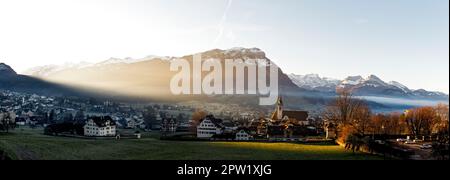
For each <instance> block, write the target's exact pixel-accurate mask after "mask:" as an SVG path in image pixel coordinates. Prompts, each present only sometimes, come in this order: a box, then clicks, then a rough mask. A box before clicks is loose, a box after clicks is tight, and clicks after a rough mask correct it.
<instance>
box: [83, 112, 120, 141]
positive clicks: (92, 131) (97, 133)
mask: <svg viewBox="0 0 450 180" xmlns="http://www.w3.org/2000/svg"><path fill="white" fill-rule="evenodd" d="M84 135H85V136H90V137H108V136H116V122H114V121H113V120H112V119H111V117H109V116H105V117H92V118H89V120H88V121H87V122H86V125H84Z"/></svg>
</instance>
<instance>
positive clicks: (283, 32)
mask: <svg viewBox="0 0 450 180" xmlns="http://www.w3.org/2000/svg"><path fill="white" fill-rule="evenodd" d="M448 8H449V1H448V0H377V1H374V0H282V1H275V0H233V1H230V0H41V1H33V0H2V1H0V24H1V26H0V61H3V62H6V63H8V64H10V65H12V66H13V67H14V68H15V69H17V70H18V71H23V70H25V69H27V68H30V67H33V66H38V65H43V64H61V63H64V62H79V61H92V62H94V61H101V60H105V59H108V58H109V57H135V58H139V57H144V56H147V55H176V56H181V55H185V54H190V53H193V52H200V51H204V50H208V49H213V48H221V49H227V48H232V47H258V48H261V49H262V50H264V51H266V53H267V55H268V57H269V58H271V59H272V60H273V61H275V62H276V63H277V64H278V65H279V66H280V67H281V68H282V69H283V70H284V71H286V72H287V73H296V74H307V73H317V74H320V75H322V76H326V77H333V78H345V77H346V76H349V75H363V76H368V75H370V74H376V75H378V76H379V77H381V78H382V79H384V80H386V81H391V80H396V81H399V82H401V83H403V84H405V85H407V86H409V87H411V88H415V89H417V88H425V89H428V90H438V91H443V92H446V93H448V92H449V78H448V76H449V61H448V60H449V50H448V49H449V19H448V18H449V9H448Z"/></svg>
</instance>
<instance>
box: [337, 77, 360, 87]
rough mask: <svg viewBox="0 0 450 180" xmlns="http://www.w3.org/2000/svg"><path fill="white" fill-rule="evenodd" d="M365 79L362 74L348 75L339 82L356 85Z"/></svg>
mask: <svg viewBox="0 0 450 180" xmlns="http://www.w3.org/2000/svg"><path fill="white" fill-rule="evenodd" d="M364 80H365V79H364V78H363V77H362V76H349V77H347V78H345V79H344V80H343V81H342V82H341V84H343V85H357V84H360V83H362V82H363V81H364Z"/></svg>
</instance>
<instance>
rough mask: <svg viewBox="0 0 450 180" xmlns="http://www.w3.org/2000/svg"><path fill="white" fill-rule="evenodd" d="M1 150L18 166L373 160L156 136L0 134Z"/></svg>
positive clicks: (320, 150) (291, 147)
mask: <svg viewBox="0 0 450 180" xmlns="http://www.w3.org/2000/svg"><path fill="white" fill-rule="evenodd" d="M0 150H3V151H5V152H6V153H7V154H8V155H9V156H10V157H11V158H12V159H19V160H378V159H382V158H381V157H378V156H373V155H369V154H362V153H358V154H352V153H351V152H349V151H345V150H344V149H343V148H342V147H340V146H336V145H325V144H311V145H310V144H308V145H303V144H290V143H250V142H249V143H247V142H178V141H161V140H159V139H158V138H157V135H156V134H144V138H143V139H139V140H137V139H136V140H120V141H116V140H85V139H74V138H66V137H51V136H45V135H43V134H42V129H35V130H32V129H20V128H19V129H16V130H14V131H13V132H10V133H8V134H5V133H2V134H0Z"/></svg>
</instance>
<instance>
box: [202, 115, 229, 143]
mask: <svg viewBox="0 0 450 180" xmlns="http://www.w3.org/2000/svg"><path fill="white" fill-rule="evenodd" d="M222 133H223V125H222V120H221V119H216V118H214V116H211V115H210V116H207V117H206V118H205V119H203V120H202V121H201V122H200V124H199V125H198V126H197V138H207V139H209V138H212V137H213V136H214V135H220V134H222Z"/></svg>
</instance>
